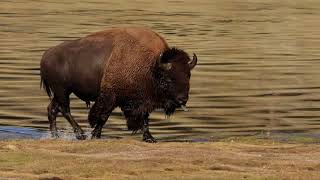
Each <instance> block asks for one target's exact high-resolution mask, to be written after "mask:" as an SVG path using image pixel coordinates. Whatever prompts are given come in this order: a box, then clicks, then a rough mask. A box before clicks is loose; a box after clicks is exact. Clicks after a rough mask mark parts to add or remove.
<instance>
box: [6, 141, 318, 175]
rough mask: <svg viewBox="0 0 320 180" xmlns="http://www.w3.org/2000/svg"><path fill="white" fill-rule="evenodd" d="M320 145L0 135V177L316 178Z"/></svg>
mask: <svg viewBox="0 0 320 180" xmlns="http://www.w3.org/2000/svg"><path fill="white" fill-rule="evenodd" d="M319 148H320V145H318V144H285V143H274V142H271V141H247V140H245V141H243V140H237V141H232V142H231V141H225V142H206V143H177V142H175V143H168V142H167V143H157V144H148V143H143V142H140V141H136V140H133V139H123V140H94V141H91V140H90V141H63V140H41V141H39V140H15V141H0V177H4V178H18V179H19V178H21V179H128V178H130V179H318V177H320V151H319Z"/></svg>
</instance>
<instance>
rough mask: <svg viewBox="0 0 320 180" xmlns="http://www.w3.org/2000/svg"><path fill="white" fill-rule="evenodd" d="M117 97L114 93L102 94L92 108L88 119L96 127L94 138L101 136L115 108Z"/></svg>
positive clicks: (93, 133) (93, 132)
mask: <svg viewBox="0 0 320 180" xmlns="http://www.w3.org/2000/svg"><path fill="white" fill-rule="evenodd" d="M114 104H115V98H114V95H112V94H101V95H100V96H99V97H98V99H97V101H96V102H95V103H94V104H93V106H92V108H91V109H90V112H89V116H88V120H89V122H90V125H91V127H94V129H93V131H92V132H91V134H92V137H91V138H92V139H98V138H101V131H102V128H103V126H104V125H105V123H106V122H107V120H108V118H109V116H110V114H111V112H112V110H113V109H114Z"/></svg>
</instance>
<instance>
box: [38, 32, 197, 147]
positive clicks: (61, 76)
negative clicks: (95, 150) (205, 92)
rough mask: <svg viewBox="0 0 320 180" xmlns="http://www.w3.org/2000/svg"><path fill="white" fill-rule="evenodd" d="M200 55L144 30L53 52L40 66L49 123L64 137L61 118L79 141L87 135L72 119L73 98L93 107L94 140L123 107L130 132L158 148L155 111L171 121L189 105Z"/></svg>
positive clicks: (99, 36) (101, 36) (96, 37)
mask: <svg viewBox="0 0 320 180" xmlns="http://www.w3.org/2000/svg"><path fill="white" fill-rule="evenodd" d="M196 64H197V57H196V55H195V54H194V56H193V59H190V58H189V56H188V54H187V53H186V52H184V51H183V50H180V49H177V48H170V47H169V46H168V44H167V43H166V41H165V40H164V39H163V38H162V37H161V36H160V35H159V34H157V33H156V32H154V31H152V30H150V29H148V28H144V27H121V28H113V29H110V30H106V31H101V32H97V33H94V34H91V35H89V36H86V37H84V38H80V39H77V40H74V41H68V42H64V43H62V44H60V45H58V46H55V47H53V48H50V49H48V50H47V51H46V52H45V53H44V54H43V57H42V60H41V64H40V74H41V82H42V83H41V85H42V86H43V87H44V89H45V90H46V92H47V94H48V96H49V97H51V96H53V98H52V99H51V102H50V104H49V106H48V119H49V122H50V130H51V133H52V136H53V137H58V134H57V128H56V117H57V114H58V113H59V112H61V113H62V115H63V116H64V117H65V118H66V119H67V120H68V121H69V122H70V124H71V125H72V127H73V129H74V132H75V134H76V137H77V139H85V138H86V136H85V135H84V132H83V130H82V129H81V128H80V126H79V125H78V124H77V122H76V121H75V120H74V119H73V118H72V116H71V113H70V99H69V95H70V94H71V93H74V94H75V95H76V96H77V97H79V98H80V99H81V100H83V101H85V102H86V103H87V105H88V104H90V101H94V102H95V103H94V104H93V106H92V107H91V109H90V112H89V116H88V120H89V123H90V125H91V127H94V130H93V131H92V138H100V136H101V130H102V127H103V126H104V124H105V123H106V121H107V120H108V117H109V116H110V114H111V112H112V110H113V109H114V108H116V107H120V108H121V110H122V111H123V113H124V115H125V117H126V119H127V126H128V129H129V130H132V131H134V132H136V131H137V130H142V132H143V140H144V141H147V142H156V140H155V139H154V138H153V137H152V135H151V133H150V132H149V120H148V116H149V113H151V112H152V111H153V110H154V109H155V108H164V110H165V113H166V114H167V115H171V114H172V113H174V111H175V109H176V108H179V107H184V106H185V104H186V103H187V101H188V94H189V81H190V75H191V74H190V71H191V69H193V68H194V67H195V65H196Z"/></svg>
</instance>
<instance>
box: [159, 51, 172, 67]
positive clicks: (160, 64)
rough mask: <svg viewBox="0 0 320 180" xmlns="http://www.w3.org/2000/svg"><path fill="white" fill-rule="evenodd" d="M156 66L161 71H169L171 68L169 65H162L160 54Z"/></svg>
mask: <svg viewBox="0 0 320 180" xmlns="http://www.w3.org/2000/svg"><path fill="white" fill-rule="evenodd" d="M157 64H158V66H159V67H160V68H161V69H163V70H170V69H171V67H172V64H171V63H163V62H162V53H161V54H160V56H159V58H158V59H157Z"/></svg>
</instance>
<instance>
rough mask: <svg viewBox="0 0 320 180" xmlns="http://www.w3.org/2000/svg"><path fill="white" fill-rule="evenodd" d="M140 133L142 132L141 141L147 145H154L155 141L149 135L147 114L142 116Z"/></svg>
mask: <svg viewBox="0 0 320 180" xmlns="http://www.w3.org/2000/svg"><path fill="white" fill-rule="evenodd" d="M142 132H143V141H145V142H148V143H156V142H157V141H156V139H155V138H154V137H153V136H152V135H151V133H150V131H149V113H145V114H144V115H143V125H142Z"/></svg>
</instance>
